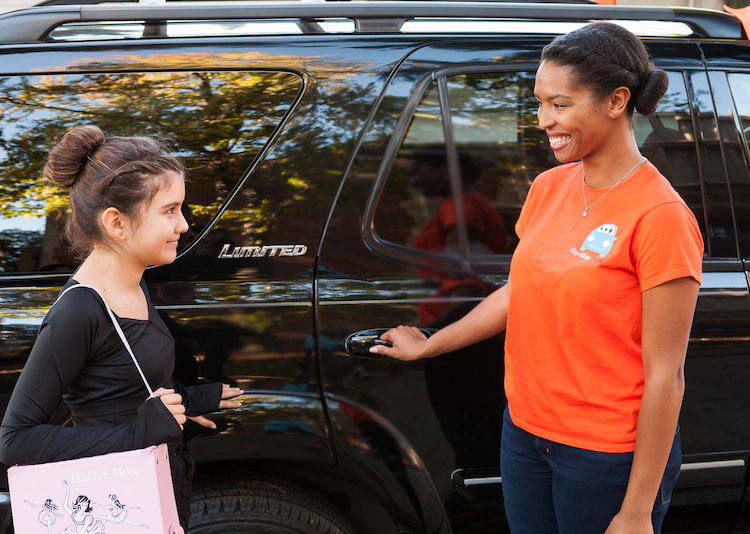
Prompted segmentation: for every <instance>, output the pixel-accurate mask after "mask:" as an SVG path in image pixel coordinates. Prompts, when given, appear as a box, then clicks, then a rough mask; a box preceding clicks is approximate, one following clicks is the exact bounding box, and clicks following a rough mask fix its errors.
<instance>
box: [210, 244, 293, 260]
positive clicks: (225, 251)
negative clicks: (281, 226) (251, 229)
mask: <svg viewBox="0 0 750 534" xmlns="http://www.w3.org/2000/svg"><path fill="white" fill-rule="evenodd" d="M306 253H307V245H262V246H253V247H232V245H230V244H229V243H227V244H225V245H224V247H223V248H222V249H221V252H219V259H222V260H226V259H233V258H271V257H274V256H304V255H305V254H306Z"/></svg>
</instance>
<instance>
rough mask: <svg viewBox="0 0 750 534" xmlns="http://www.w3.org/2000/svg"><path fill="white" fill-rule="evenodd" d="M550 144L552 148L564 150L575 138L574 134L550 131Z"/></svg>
mask: <svg viewBox="0 0 750 534" xmlns="http://www.w3.org/2000/svg"><path fill="white" fill-rule="evenodd" d="M547 136H548V137H549V146H550V148H551V149H552V150H562V149H563V148H565V147H566V146H568V144H569V143H570V142H571V141H572V140H573V136H572V135H567V134H551V133H548V134H547Z"/></svg>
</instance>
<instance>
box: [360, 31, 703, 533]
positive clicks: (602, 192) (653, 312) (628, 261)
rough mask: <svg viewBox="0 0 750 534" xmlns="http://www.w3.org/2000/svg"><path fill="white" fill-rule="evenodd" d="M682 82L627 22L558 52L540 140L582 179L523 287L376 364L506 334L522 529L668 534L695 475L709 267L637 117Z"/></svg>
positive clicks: (507, 495)
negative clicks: (687, 452) (689, 385)
mask: <svg viewBox="0 0 750 534" xmlns="http://www.w3.org/2000/svg"><path fill="white" fill-rule="evenodd" d="M667 84H668V79H667V76H666V74H665V73H664V72H663V71H661V70H658V69H656V68H654V66H653V65H652V64H651V63H650V62H649V57H648V53H647V51H646V49H645V47H644V46H643V44H642V43H641V41H640V40H639V39H638V38H637V37H636V36H634V35H633V34H632V33H630V32H628V31H627V30H625V29H623V28H621V27H620V26H617V25H614V24H610V23H595V24H590V25H587V26H585V27H583V28H581V29H579V30H576V31H574V32H571V33H569V34H567V35H563V36H560V37H558V38H556V39H555V40H554V41H553V42H552V43H551V44H550V45H548V46H547V47H545V49H544V51H543V52H542V62H541V64H540V66H539V69H538V70H537V76H536V84H535V88H534V93H535V95H536V97H537V99H538V101H539V110H538V119H539V127H540V128H541V129H543V130H545V132H546V133H547V135H548V137H549V143H550V148H551V149H552V150H553V151H554V152H555V156H556V158H557V160H558V161H559V162H561V163H563V164H564V165H561V166H558V167H555V168H554V169H551V170H549V171H546V172H544V173H542V174H540V175H539V176H538V177H537V179H536V180H535V181H534V183H533V185H532V187H531V189H530V191H529V195H528V197H527V199H526V202H525V204H524V207H523V209H522V211H521V215H520V217H519V220H518V223H517V224H516V233H517V234H518V236H519V238H520V242H519V245H518V248H517V249H516V251H515V253H514V255H513V260H512V262H511V269H510V276H509V280H508V284H507V285H506V286H505V287H503V288H502V289H500V290H498V291H495V292H494V293H492V294H491V295H490V296H488V297H487V298H486V299H485V300H484V301H483V302H482V303H481V304H480V305H479V306H477V307H476V308H475V309H474V310H472V311H471V312H470V313H469V314H467V315H466V316H465V317H463V318H462V319H461V320H460V321H458V322H456V323H453V324H451V325H449V326H447V327H445V328H443V329H442V330H440V331H439V332H438V333H436V334H434V335H433V336H432V337H430V338H429V339H425V337H424V335H422V333H421V332H420V331H419V330H418V329H417V328H414V327H409V326H399V327H398V328H395V329H392V330H390V331H388V332H387V333H385V334H384V335H383V336H381V337H382V338H384V339H388V340H390V341H392V343H393V347H391V348H388V347H383V346H377V347H373V349H371V350H372V351H373V352H377V353H381V354H384V355H387V356H390V357H393V358H397V359H401V360H416V359H420V358H431V357H434V356H437V355H439V354H443V353H446V352H452V351H455V350H457V349H459V348H461V347H465V346H469V345H472V344H474V343H477V342H479V341H481V340H483V339H487V338H489V337H491V336H494V335H496V334H497V333H499V332H502V331H503V330H506V351H505V354H506V360H505V391H506V396H507V399H508V409H507V410H506V412H505V416H504V421H503V438H502V451H501V468H502V475H503V493H504V499H505V508H506V513H507V517H508V523H509V525H510V528H511V531H513V532H519V533H524V534H526V533H529V532H545V533H547V532H549V533H554V532H561V533H564V534H573V533H575V534H586V533H591V534H601V533H603V532H606V534H625V533H628V534H636V533H637V534H641V533H643V534H646V533H648V534H651V533H653V532H659V531H660V529H661V524H662V521H663V519H664V515H665V514H666V511H667V507H668V505H669V501H670V498H671V492H672V488H673V487H674V485H675V483H676V481H677V476H678V475H679V470H680V464H681V452H680V435H679V430H678V424H677V420H678V415H679V412H680V407H681V404H682V398H683V394H684V388H685V382H684V375H683V366H684V360H685V353H686V350H687V342H688V337H689V333H690V327H691V324H692V318H693V314H694V311H695V304H696V301H697V295H698V288H699V286H700V280H701V262H702V256H703V240H702V238H701V235H700V231H699V229H698V224H697V222H696V220H695V217H694V215H693V214H692V212H691V211H690V209H689V208H688V207H687V205H686V204H685V203H684V202H683V200H682V199H681V198H680V196H679V195H678V194H677V192H676V191H675V190H674V189H673V188H672V186H671V185H670V183H669V182H668V181H667V180H666V179H665V178H664V177H663V176H662V175H661V174H660V173H659V171H658V170H657V169H656V168H655V167H654V166H653V165H651V163H649V162H648V161H647V160H646V159H645V158H644V157H643V156H642V155H641V154H640V152H639V150H638V146H637V143H636V140H635V137H634V133H633V126H632V117H633V113H634V111H635V110H637V111H638V112H639V113H641V114H643V115H647V116H648V115H652V114H653V113H654V111H655V110H656V106H657V105H658V102H659V100H660V99H661V98H662V96H663V95H664V94H665V92H666V90H667ZM664 228H669V232H665V231H664ZM511 281H512V283H511ZM511 287H512V290H511ZM466 363H467V365H471V362H466Z"/></svg>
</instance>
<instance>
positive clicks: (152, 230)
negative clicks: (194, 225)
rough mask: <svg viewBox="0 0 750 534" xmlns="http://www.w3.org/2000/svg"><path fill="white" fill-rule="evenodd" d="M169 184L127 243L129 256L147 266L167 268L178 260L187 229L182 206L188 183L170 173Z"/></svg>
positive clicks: (140, 221)
mask: <svg viewBox="0 0 750 534" xmlns="http://www.w3.org/2000/svg"><path fill="white" fill-rule="evenodd" d="M166 180H167V181H166V185H165V186H164V187H162V188H161V189H160V190H159V192H158V193H156V195H155V196H154V198H152V199H151V202H149V203H148V205H147V206H145V207H144V208H143V209H142V211H141V214H140V219H139V221H138V222H137V223H136V224H135V225H134V226H133V229H132V232H131V233H130V235H129V236H128V239H127V240H126V246H127V249H128V250H127V254H128V255H132V257H135V258H136V259H137V260H138V261H139V263H142V264H144V265H165V264H167V263H172V262H173V261H174V259H175V258H176V257H177V243H178V241H179V239H180V235H182V234H184V233H185V232H186V231H187V229H188V224H187V221H186V220H185V217H183V215H182V211H181V209H180V208H181V207H182V203H183V202H184V201H185V180H184V179H183V178H182V176H180V175H179V174H177V173H174V172H168V173H167V176H166Z"/></svg>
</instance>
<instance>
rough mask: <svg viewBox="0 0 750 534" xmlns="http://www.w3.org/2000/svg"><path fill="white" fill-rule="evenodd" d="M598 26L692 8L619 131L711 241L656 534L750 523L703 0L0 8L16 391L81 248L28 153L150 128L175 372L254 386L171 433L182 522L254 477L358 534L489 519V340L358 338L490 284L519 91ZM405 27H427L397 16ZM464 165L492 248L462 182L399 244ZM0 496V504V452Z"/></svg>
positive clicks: (743, 277)
mask: <svg viewBox="0 0 750 534" xmlns="http://www.w3.org/2000/svg"><path fill="white" fill-rule="evenodd" d="M419 17H421V18H419ZM446 19H449V20H447V21H446ZM592 19H612V20H629V21H633V20H635V21H640V22H638V24H642V25H645V26H647V27H649V28H652V26H653V25H654V24H655V25H658V24H660V23H662V22H665V21H666V22H671V23H677V24H682V25H683V26H684V27H685V28H687V32H686V33H685V34H684V35H682V36H675V35H652V36H644V37H643V39H644V42H645V44H646V46H647V48H648V49H649V51H650V53H651V55H652V57H653V60H654V62H655V63H656V65H657V66H658V67H660V68H663V69H664V70H666V71H667V72H668V73H669V76H670V89H669V91H668V94H667V96H666V98H665V99H664V101H663V102H662V104H661V105H660V107H659V110H658V113H657V116H656V117H655V118H653V119H650V120H647V119H638V122H637V123H636V127H635V129H636V138H637V140H638V142H639V145H640V146H641V149H642V152H643V153H644V155H646V156H647V157H648V158H649V159H650V160H651V161H652V162H653V163H654V164H656V165H657V167H658V168H659V169H660V170H661V172H662V173H663V174H664V175H665V176H666V177H667V178H669V179H670V181H671V182H672V183H673V185H674V186H675V188H676V189H677V190H678V192H679V193H680V194H681V195H682V196H683V198H684V199H685V200H686V202H687V203H688V205H689V206H690V207H691V208H692V209H693V211H694V212H695V215H696V217H697V219H698V221H699V223H700V227H701V231H702V234H703V238H704V241H705V243H706V255H705V258H704V264H703V270H704V281H703V285H702V287H701V290H700V296H699V300H698V305H697V310H696V314H695V320H694V325H693V330H692V334H691V338H690V344H689V348H688V356H687V363H686V379H687V392H686V396H685V401H684V405H683V410H682V415H681V419H680V422H681V429H682V443H683V454H684V460H683V462H684V464H683V466H682V474H681V477H680V480H679V482H678V486H677V488H676V489H675V491H674V494H673V499H672V505H671V509H670V512H669V514H668V516H667V521H666V523H665V527H664V531H665V532H727V531H730V530H732V531H734V532H741V531H747V530H748V529H750V522H749V521H750V519H749V518H748V517H747V514H746V513H744V510H745V504H746V503H747V501H748V499H749V498H750V490H749V489H748V486H749V485H750V475H749V473H750V471H749V470H748V458H749V455H750V424H748V420H749V419H750V393H749V392H750V344H749V343H748V340H750V297H749V295H748V278H747V271H748V265H747V263H746V262H747V260H748V259H749V258H750V158H749V157H748V145H747V141H748V140H750V133H749V131H750V43H749V42H748V41H747V37H746V35H745V34H744V31H743V29H742V26H741V24H740V22H739V21H738V20H737V19H735V18H733V17H731V16H730V15H727V14H722V13H718V12H705V11H699V10H689V9H685V10H675V9H666V8H653V9H651V8H638V9H636V8H624V7H623V8H620V7H604V6H588V5H555V4H546V5H545V4H500V3H497V4H496V3H465V4H460V3H452V4H451V3H442V2H414V3H408V2H397V3H378V2H366V3H356V2H355V3H348V2H342V3H339V2H331V3H322V4H318V3H316V4H306V3H299V4H291V3H283V4H282V3H279V4H272V3H255V4H250V3H247V4H246V3H241V2H237V3H233V4H231V5H230V4H226V5H224V6H223V7H221V8H220V9H219V8H218V7H212V6H210V4H191V3H183V4H180V5H171V4H162V5H155V6H152V5H128V6H114V5H92V6H83V7H74V6H61V7H49V8H36V9H32V10H27V11H24V12H19V13H17V14H12V15H7V16H5V17H2V18H0V41H1V43H0V58H1V59H0V71H1V72H0V127H1V128H2V145H0V157H2V164H1V165H0V167H1V168H0V303H1V304H0V306H1V309H0V399H2V403H3V409H4V408H5V406H7V402H8V399H9V397H10V394H11V392H12V389H13V386H14V384H15V382H16V379H17V378H18V375H19V373H20V372H21V370H22V369H23V365H24V361H25V359H26V358H27V356H28V354H29V351H30V349H31V346H32V344H33V342H34V338H35V334H36V329H37V328H38V326H39V324H40V323H41V320H42V318H43V317H44V315H45V313H46V311H47V309H48V308H49V306H50V305H51V303H52V302H53V301H54V298H55V296H56V294H57V293H58V291H59V289H60V287H61V286H62V285H63V284H64V283H65V281H66V280H67V279H68V277H69V276H70V275H71V273H72V271H73V269H74V268H75V262H73V261H72V260H71V259H70V257H69V255H68V253H67V249H66V247H65V244H64V243H63V242H62V241H61V239H60V227H61V221H62V217H64V213H65V207H66V206H65V201H64V197H62V196H61V195H60V193H59V192H55V191H51V190H48V189H44V188H42V187H41V182H40V181H39V169H40V165H41V163H42V162H43V160H44V156H45V155H46V153H47V151H48V150H49V149H50V147H51V146H52V145H53V143H54V141H55V139H56V138H57V137H59V136H60V135H61V134H62V133H63V132H64V131H65V130H66V129H68V128H70V127H71V126H74V125H76V124H85V123H96V124H98V125H99V126H101V127H102V128H103V129H104V130H105V131H106V132H108V133H111V134H133V133H147V134H159V135H167V136H169V137H171V138H172V139H173V140H174V142H175V144H176V146H177V147H178V149H177V152H178V154H180V155H181V156H182V157H183V158H184V159H185V161H186V163H187V166H188V168H189V171H190V175H191V181H190V183H189V184H188V197H187V201H186V204H187V207H186V216H187V218H188V220H189V221H190V222H191V229H190V231H189V232H188V234H186V236H185V237H184V238H183V240H182V241H181V245H180V253H179V255H178V258H177V260H176V261H175V262H174V263H173V264H171V265H166V266H161V267H156V268H152V269H149V270H148V271H147V272H146V280H147V282H148V285H149V288H150V292H151V295H152V299H153V301H154V303H155V304H156V305H157V308H158V309H159V312H160V314H161V315H162V317H163V318H164V319H165V321H166V322H167V324H168V325H169V327H170V330H171V331H172V334H173V336H174V337H175V339H176V341H177V359H178V361H177V368H176V370H175V373H176V375H177V376H178V378H180V379H181V380H182V381H183V382H184V383H188V384H189V383H199V382H211V381H216V380H223V381H229V382H231V383H232V384H236V385H238V386H240V387H242V388H244V389H245V391H246V394H245V396H244V397H243V398H242V402H243V405H242V407H241V408H238V409H236V410H228V411H223V412H221V413H217V414H213V415H211V417H212V419H213V420H214V421H216V423H217V425H218V429H217V430H216V431H210V430H207V429H203V428H198V427H197V426H192V427H190V426H189V427H187V428H186V433H187V434H188V437H189V438H190V440H189V444H190V447H191V449H192V451H193V455H194V458H195V460H196V464H197V469H196V489H195V491H196V497H195V499H196V500H195V505H194V510H193V512H194V520H196V521H194V524H196V525H202V527H201V528H208V527H209V526H210V525H211V524H215V525H226V524H229V523H227V521H229V522H231V521H235V522H239V523H237V524H240V523H242V524H244V525H245V526H244V527H242V528H244V529H246V530H232V532H235V531H242V532H261V530H255V529H256V528H260V527H258V526H257V525H258V524H260V523H258V522H257V521H256V520H257V518H255V516H253V518H254V519H253V518H250V519H248V517H249V516H247V515H246V514H249V513H250V512H248V511H247V510H246V509H245V508H243V506H242V505H241V503H242V498H243V497H242V496H243V495H245V494H244V493H242V492H243V491H245V490H246V489H247V488H251V489H252V487H253V486H254V485H257V484H261V485H262V484H267V483H268V482H269V481H271V482H272V483H273V484H274V485H275V486H276V487H287V486H288V487H289V488H296V489H297V490H299V491H303V492H306V494H308V495H314V497H315V498H317V499H320V501H321V502H324V503H325V505H326V506H328V507H329V509H330V512H331V514H339V515H340V516H341V517H343V518H345V522H346V523H347V524H348V527H346V528H348V529H349V530H350V531H351V532H357V533H360V534H385V533H396V532H404V533H411V532H414V533H417V532H419V533H426V534H447V533H450V532H454V533H462V534H470V533H471V534H473V533H490V532H503V531H505V530H506V529H507V526H505V522H504V515H503V510H502V483H501V481H502V477H501V473H500V471H499V450H500V449H499V445H500V428H501V427H500V425H501V420H502V417H501V416H502V412H503V409H504V406H505V399H504V395H503V336H497V337H496V338H492V339H489V340H486V341H484V342H482V343H479V344H477V345H475V346H473V347H468V348H466V349H462V350H460V351H457V352H455V353H451V354H447V355H444V356H441V357H439V358H435V359H433V360H430V361H424V362H419V363H412V364H404V363H401V362H397V361H392V360H388V359H384V358H376V357H372V355H371V354H369V353H368V352H367V350H366V347H367V346H368V343H370V344H371V343H373V342H374V341H373V339H375V338H376V337H377V334H378V333H382V332H383V331H384V330H385V329H387V328H390V327H393V326H396V325H398V324H412V325H415V326H420V327H423V328H425V329H426V332H428V333H429V332H430V330H429V329H439V328H441V327H443V326H445V325H447V324H450V323H452V322H454V321H455V320H457V319H459V318H460V317H462V316H463V315H464V314H466V313H467V312H468V311H469V310H471V309H472V308H473V307H474V306H476V304H477V303H478V302H480V301H481V300H482V298H483V297H484V296H486V295H487V294H488V293H489V292H491V291H492V290H494V289H496V288H497V287H500V286H502V285H503V284H504V283H505V282H506V281H507V274H508V270H509V265H510V259H511V254H512V251H513V249H514V247H515V244H516V243H517V238H516V236H515V231H514V224H515V220H516V218H517V217H518V213H519V212H520V208H521V205H522V204H523V199H524V197H525V193H526V191H527V190H528V187H529V185H530V183H531V181H532V180H533V179H534V177H535V176H536V174H538V173H539V172H541V171H542V170H544V169H546V168H549V167H550V166H552V165H554V164H555V162H554V158H553V156H552V153H551V151H550V150H549V148H548V147H547V146H546V140H545V139H544V138H543V132H541V131H539V130H538V129H537V128H536V124H535V112H536V100H535V99H534V97H533V94H532V93H531V89H532V88H533V77H534V71H535V68H536V66H537V65H538V61H539V56H540V53H541V49H542V47H543V46H544V45H545V44H547V43H548V42H549V41H550V40H551V39H552V38H553V37H554V35H555V34H556V33H557V32H559V31H560V30H559V27H553V26H552V25H551V24H553V23H554V24H557V23H576V22H580V21H588V20H592ZM649 20H650V21H651V22H643V21H649ZM102 21H105V22H102ZM405 21H406V23H412V24H418V23H420V22H421V23H425V22H428V23H429V22H432V23H435V24H439V25H435V26H432V27H430V26H427V27H422V28H419V27H418V26H414V27H413V28H414V29H413V30H412V31H399V30H400V29H401V28H402V25H403V24H405ZM467 21H468V22H469V23H482V22H484V23H492V24H498V26H493V27H489V28H488V27H485V28H480V29H477V28H474V29H472V28H471V27H468V28H467V27H463V26H460V25H459V24H458V23H464V22H467ZM508 21H512V23H513V24H514V25H516V26H507V24H508ZM201 23H203V24H206V25H205V26H203V27H199V26H197V25H198V24H201ZM503 23H504V24H506V26H500V24H503ZM263 24H265V25H266V26H262V27H261V26H259V25H263ZM273 24H276V25H277V26H273ZM284 24H286V26H284ZM336 24H339V26H336ZM342 24H343V25H348V26H342ZM544 24H548V26H544ZM243 25H244V26H243ZM253 25H255V26H253ZM524 25H525V26H524ZM535 25H536V26H535ZM649 25H652V26H649ZM563 31H564V30H563ZM648 31H652V29H651V30H648ZM648 31H647V32H646V33H648ZM662 31H664V30H661V29H659V30H658V31H657V33H659V32H662ZM670 31H672V30H669V31H667V33H669V32H670ZM339 32H342V33H339ZM745 89H748V90H747V91H746V90H745ZM435 153H437V154H438V155H439V157H441V158H443V159H444V160H445V161H447V162H448V163H449V165H448V167H449V169H448V170H447V171H446V174H445V176H441V177H440V179H441V180H442V179H445V180H448V181H449V183H450V191H451V195H449V196H448V197H446V199H443V200H441V199H439V198H438V199H436V198H434V196H430V194H428V193H426V191H427V189H429V187H422V186H424V184H417V183H415V182H414V179H413V173H412V174H410V172H411V171H410V170H409V165H412V164H414V162H415V161H417V160H418V159H419V158H420V157H430V156H429V154H433V155H434V154H435ZM425 154H427V156H425ZM466 158H470V159H471V160H472V161H473V164H474V167H475V168H479V169H481V175H480V176H479V177H478V178H476V177H475V179H474V181H473V182H472V185H471V187H473V188H476V189H477V190H479V191H480V192H481V193H482V194H483V195H484V196H485V197H486V198H488V199H490V200H491V201H492V203H493V205H494V206H495V207H496V209H497V210H498V213H499V215H500V217H501V219H502V224H501V225H500V224H499V225H498V227H497V228H496V230H497V232H498V233H497V235H499V236H501V237H498V239H497V243H496V244H497V246H495V247H491V248H490V249H487V247H482V246H481V243H480V242H481V239H477V238H476V236H475V235H474V233H475V232H474V230H473V229H472V228H471V227H470V226H469V225H467V223H466V220H465V214H464V213H463V212H462V209H461V208H460V203H456V204H455V206H456V207H455V209H456V218H457V225H456V231H457V241H456V245H455V246H452V247H448V248H445V249H442V250H430V249H429V247H428V246H423V245H421V246H416V245H415V243H416V242H421V241H420V240H422V239H424V237H423V236H424V235H425V234H424V231H425V228H426V227H427V226H429V223H430V220H431V217H432V214H433V213H434V212H435V210H436V209H439V208H438V204H440V203H441V202H443V201H446V202H452V201H451V200H450V199H451V198H456V197H460V196H461V192H462V188H464V187H467V185H466V184H467V182H466V169H465V168H464V167H463V164H464V163H463V162H465V161H466ZM462 177H463V178H462ZM410 180H411V181H410ZM446 183H447V182H446ZM427 186H430V184H427ZM420 187H422V188H421V189H420ZM664 231H665V232H669V229H668V228H665V229H664ZM368 336H369V337H368ZM355 338H356V339H355ZM66 419H67V414H66V411H65V409H64V406H62V407H61V409H60V413H59V418H58V421H57V422H59V423H60V424H65V423H66ZM0 490H3V491H5V492H6V493H5V503H4V504H5V506H6V511H7V504H8V493H7V491H8V488H7V480H6V479H5V469H3V470H2V475H0ZM311 498H312V497H311ZM271 508H273V506H270V505H269V509H271ZM303 508H304V506H303ZM222 514H223V515H222ZM243 514H245V515H243ZM277 515H278V514H277ZM743 516H744V522H743ZM243 518H245V519H244V520H243ZM243 521H244V523H243ZM253 521H256V523H254V522H253ZM270 521H271V523H270V524H273V525H276V527H275V528H278V529H280V530H278V532H298V531H297V530H283V528H286V527H284V524H285V523H283V521H281V522H279V521H280V520H278V518H277V519H273V518H271V519H270ZM274 521H276V522H275V523H274ZM252 525H256V526H252ZM197 528H198V527H196V529H197ZM217 528H218V527H217ZM237 528H240V527H237ZM300 528H302V527H300ZM305 528H312V527H310V526H309V525H308V526H307V527H305ZM743 529H744V530H743ZM205 531H207V530H205ZM220 531H221V532H223V530H215V532H220ZM227 531H229V530H227ZM308 531H309V532H318V530H300V531H299V532H308ZM334 531H335V530H331V532H334ZM342 531H343V530H342ZM0 532H10V526H9V525H8V519H7V514H6V524H5V530H4V531H0ZM195 532H204V530H195ZM212 532H214V531H213V530H212ZM273 532H277V531H276V530H274V531H273ZM320 532H324V530H320ZM326 532H327V531H326Z"/></svg>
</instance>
